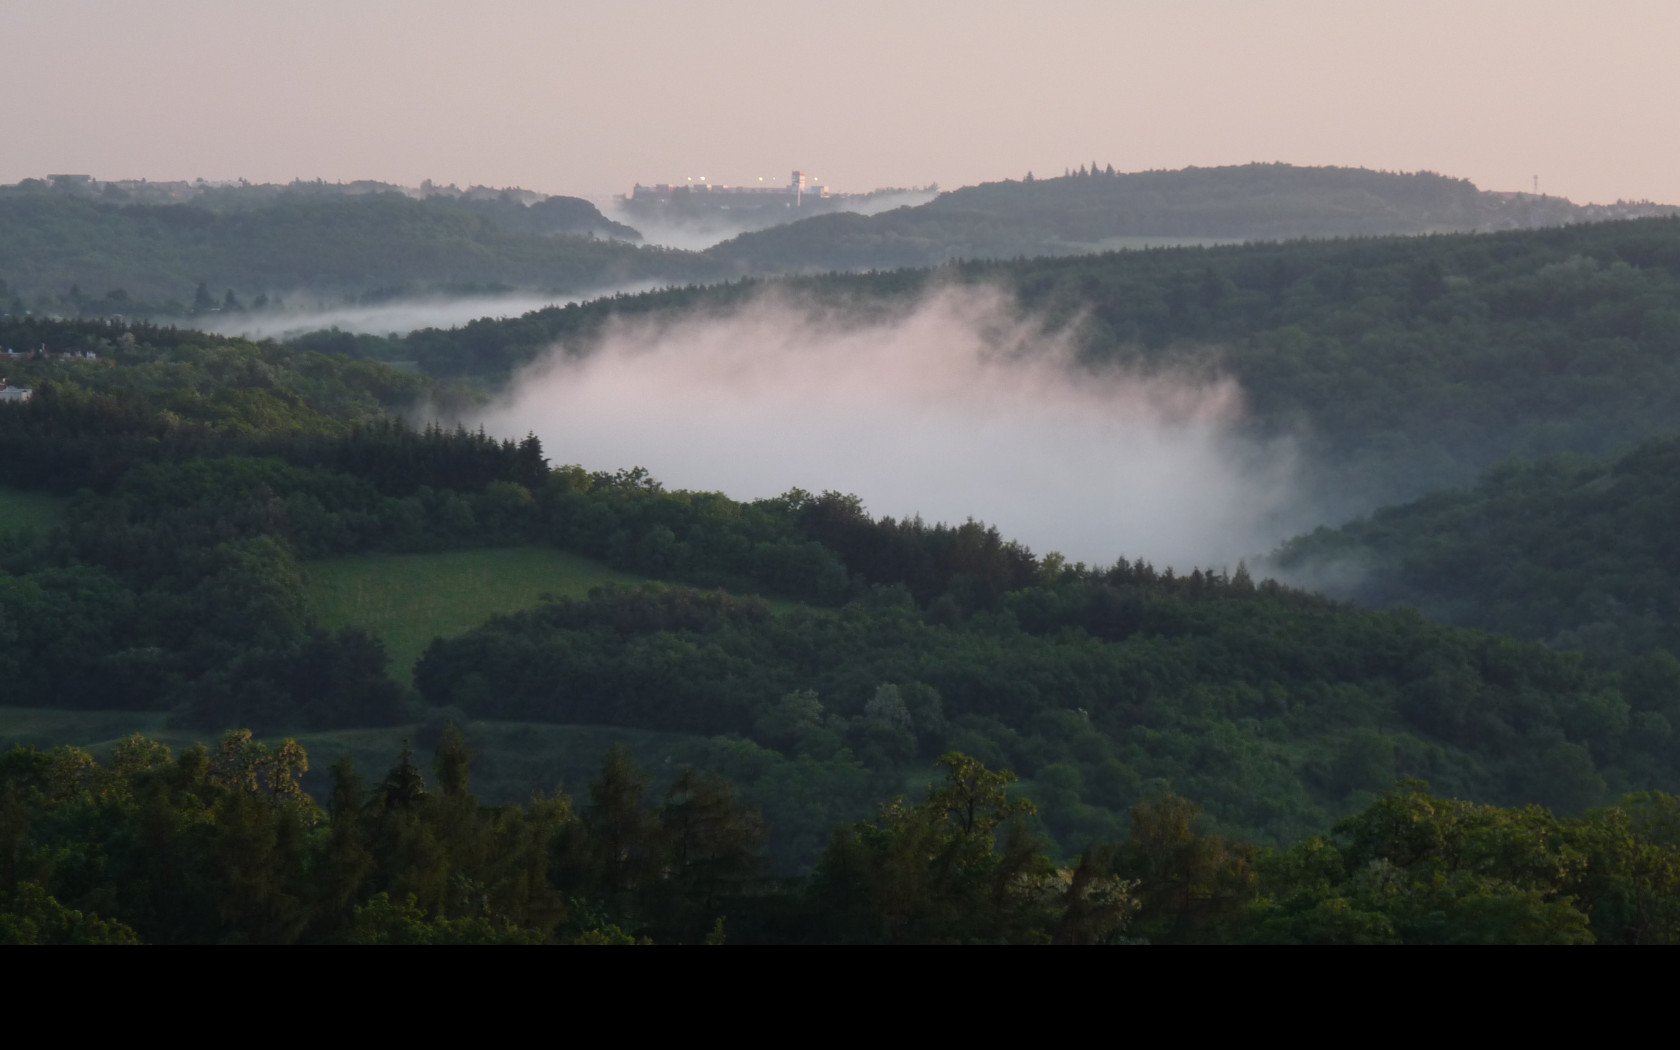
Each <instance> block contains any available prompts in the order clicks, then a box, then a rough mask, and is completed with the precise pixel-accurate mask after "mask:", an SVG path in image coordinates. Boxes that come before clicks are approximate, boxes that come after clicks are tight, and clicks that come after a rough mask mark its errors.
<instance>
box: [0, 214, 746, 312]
mask: <svg viewBox="0 0 1680 1050" xmlns="http://www.w3.org/2000/svg"><path fill="white" fill-rule="evenodd" d="M260 189H262V188H261V187H254V188H252V190H250V191H248V192H244V193H241V192H240V191H232V190H229V191H217V192H212V193H207V194H205V195H204V196H203V197H202V198H201V199H195V200H192V201H189V202H184V203H170V204H164V203H126V204H125V203H121V202H120V197H113V196H111V195H104V194H94V193H68V192H63V191H59V190H36V191H33V192H26V191H20V190H17V189H16V188H12V189H11V190H10V191H9V192H5V193H0V281H3V282H4V286H3V287H0V309H3V308H4V307H5V305H7V304H10V305H11V308H12V309H13V310H14V311H17V310H20V309H33V310H35V311H37V312H54V313H68V314H77V313H81V314H84V315H89V314H92V315H108V314H124V315H130V316H133V315H150V316H160V315H161V316H168V315H171V314H174V315H177V316H180V315H185V314H186V313H187V312H188V311H189V310H191V309H193V308H195V305H196V307H197V308H200V309H202V308H203V307H204V304H203V303H202V302H200V303H198V304H194V296H195V291H196V289H197V288H198V286H199V285H200V284H201V283H202V284H204V285H205V286H207V288H208V289H209V291H210V292H211V293H212V294H213V295H214V297H215V300H216V303H215V305H216V306H220V305H221V304H222V300H223V298H224V294H225V292H227V291H228V290H232V291H233V292H234V293H235V296H236V297H237V298H238V299H240V300H242V301H243V302H244V303H245V304H246V305H249V304H250V303H251V301H252V300H253V299H254V298H255V297H256V296H258V295H269V296H273V295H276V294H278V295H282V296H291V295H295V294H298V293H305V294H315V295H321V296H326V297H328V298H329V299H331V300H333V301H342V299H343V297H345V296H356V295H361V294H365V293H368V292H373V291H379V290H386V289H391V288H396V287H405V286H407V287H415V288H418V289H425V288H429V287H445V286H478V287H482V286H486V285H490V286H504V287H516V288H529V289H538V290H543V291H568V290H585V289H594V288H600V287H603V286H608V285H612V284H615V283H624V282H629V281H636V280H648V279H670V280H690V279H701V278H704V277H707V276H709V275H711V274H712V273H714V272H715V271H717V270H718V266H717V264H715V263H708V262H707V261H705V260H702V259H698V258H695V257H693V256H691V255H688V254H686V253H682V252H674V251H669V250H666V249H660V248H650V247H638V246H635V245H633V244H631V243H628V240H609V239H601V238H604V237H607V236H618V235H619V234H617V233H615V232H614V231H615V230H616V231H621V233H622V236H624V237H625V238H628V237H631V236H633V235H634V233H635V231H633V230H630V229H629V228H628V227H623V226H620V225H619V224H617V223H613V222H611V221H610V220H608V219H606V218H605V217H603V216H601V215H600V213H599V212H598V211H596V210H595V208H594V206H593V205H591V204H589V203H588V202H587V201H577V200H573V199H571V198H547V199H545V200H540V201H538V202H536V203H534V204H531V205H529V206H527V205H525V204H523V203H521V202H520V201H518V200H513V199H499V198H492V199H484V200H472V199H463V200H453V199H448V198H433V199H428V200H415V199H412V198H409V197H406V196H404V195H402V194H401V193H397V192H378V193H367V194H359V195H351V194H342V193H340V194H326V193H314V192H303V191H286V192H277V193H271V194H267V193H258V192H257V191H258V190H260ZM580 206H581V207H580ZM72 289H74V290H72Z"/></svg>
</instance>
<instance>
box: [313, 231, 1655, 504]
mask: <svg viewBox="0 0 1680 1050" xmlns="http://www.w3.org/2000/svg"><path fill="white" fill-rule="evenodd" d="M951 284H954V285H959V286H981V287H995V288H999V289H1001V290H1003V291H1004V292H1006V293H1007V294H1009V295H1011V296H1012V297H1014V298H1015V299H1016V300H1017V301H1018V302H1019V304H1020V306H1021V308H1022V309H1023V311H1024V312H1025V313H1026V314H1027V315H1028V316H1030V317H1035V318H1040V319H1044V320H1046V321H1047V322H1048V323H1050V324H1052V325H1054V324H1058V323H1070V324H1077V325H1078V326H1079V333H1080V340H1081V345H1082V349H1083V353H1084V356H1085V357H1086V359H1087V360H1088V361H1089V362H1090V363H1091V364H1093V365H1094V366H1097V367H1101V366H1105V365H1112V364H1118V365H1123V366H1126V367H1141V368H1144V369H1161V368H1170V367H1172V366H1174V365H1184V366H1187V367H1190V368H1192V369H1195V370H1201V369H1205V368H1206V367H1207V365H1208V364H1209V362H1210V361H1212V362H1213V363H1215V364H1216V366H1217V368H1218V369H1220V370H1222V371H1224V372H1226V373H1228V374H1229V375H1231V376H1232V377H1234V378H1235V379H1236V380H1238V381H1239V382H1240V383H1241V385H1242V387H1243V390H1244V391H1245V394H1246V397H1247V401H1248V408H1249V420H1248V425H1249V427H1250V428H1251V430H1252V431H1253V432H1254V433H1255V434H1256V435H1257V436H1261V437H1276V436H1279V435H1288V436H1290V437H1292V438H1293V439H1296V440H1299V441H1301V442H1302V444H1303V447H1304V448H1305V449H1306V451H1307V452H1308V454H1309V459H1310V460H1311V463H1312V466H1313V471H1312V473H1311V476H1310V478H1309V479H1308V480H1309V481H1310V482H1312V483H1313V484H1314V486H1316V488H1317V489H1318V490H1319V493H1320V495H1321V497H1322V498H1323V500H1324V501H1325V502H1324V506H1325V507H1326V508H1327V509H1326V518H1327V519H1328V520H1341V518H1342V517H1347V516H1351V515H1352V514H1354V513H1360V512H1363V511H1365V510H1368V509H1370V508H1372V507H1375V506H1378V505H1381V504H1383V503H1393V502H1398V501H1401V500H1405V499H1410V498H1413V497H1416V496H1418V495H1421V494H1422V493H1425V492H1429V491H1433V490H1435V489H1439V488H1441V487H1444V486H1449V485H1464V484H1469V483H1471V482H1472V481H1474V480H1475V478H1476V477H1478V476H1479V475H1480V474H1481V473H1482V472H1483V471H1484V470H1486V469H1488V468H1489V467H1491V466H1493V465H1494V464H1496V463H1499V462H1501V461H1503V460H1505V459H1508V458H1510V457H1513V456H1523V457H1529V458H1533V457H1537V456H1545V455H1551V454H1556V453H1564V452H1570V453H1577V454H1583V455H1606V454H1611V453H1614V452H1617V451H1619V450H1621V449H1624V448H1626V447H1629V446H1631V445H1632V444H1633V443H1636V442H1638V441H1640V440H1643V439H1645V438H1647V437H1650V436H1652V435H1655V434H1660V433H1664V432H1667V431H1670V430H1673V429H1676V428H1680V407H1677V406H1680V220H1677V219H1645V220H1636V221H1628V222H1612V223H1592V224H1582V225H1576V226H1568V227H1559V228H1551V229H1541V230H1521V231H1510V232H1505V233H1496V234H1457V235H1443V236H1432V237H1387V238H1372V239H1361V240H1344V241H1303V242H1290V243H1283V244H1252V245H1229V246H1223V247H1215V248H1194V249H1163V250H1154V251H1147V252H1109V253H1105V254H1101V255H1091V256H1080V257H1073V258H1058V259H1030V260H1017V261H1012V262H1010V261H1000V262H974V263H963V264H952V265H949V266H945V267H940V268H938V269H936V270H907V271H897V272H891V273H878V274H851V275H844V274H834V275H824V276H814V277H807V278H789V279H783V280H780V281H777V282H762V283H743V282H736V283H734V284H729V285H721V286H712V287H707V288H688V289H674V290H670V291H664V292H657V293H649V294H646V295H640V296H623V297H619V298H616V299H610V300H604V301H600V302H595V303H590V304H584V305H578V306H571V307H565V308H553V309H549V310H543V311H539V312H536V313H532V314H529V315H527V316H525V317H522V318H519V319H515V320H510V321H505V322H492V321H484V322H476V323H474V324H473V325H470V326H468V327H466V328H463V329H459V330H455V331H437V330H428V331H421V332H416V333H414V334H412V335H410V336H408V337H406V338H403V339H399V340H383V339H372V338H366V339H360V340H357V339H352V338H351V337H349V336H332V337H319V338H315V339H313V340H310V341H309V345H312V346H316V347H317V348H323V349H327V348H330V349H336V350H342V351H345V352H351V353H358V354H364V355H369V356H376V357H385V358H389V359H393V360H403V361H417V362H419V363H420V364H421V366H422V367H423V368H425V369H427V370H428V371H430V372H432V373H433V374H436V375H461V374H469V375H476V376H481V377H486V378H490V379H493V380H499V379H504V378H506V377H507V376H509V375H511V373H512V370H513V369H515V368H517V367H518V366H519V365H521V364H523V363H526V362H528V361H530V360H532V359H534V358H535V357H536V356H537V355H539V354H542V353H545V352H547V351H548V350H549V348H551V347H552V346H554V345H555V344H556V343H557V342H559V343H563V344H565V345H566V346H567V348H568V349H570V350H572V351H573V352H579V353H581V352H587V350H588V348H589V347H590V345H591V340H592V339H593V338H594V336H595V334H596V333H598V332H599V331H601V330H602V327H603V326H604V325H605V324H606V323H607V322H608V321H609V320H611V319H613V318H625V317H635V318H658V319H660V320H662V321H669V320H674V319H676V318H680V317H686V316H700V317H704V316H706V315H707V314H709V313H714V312H717V311H727V310H730V309H735V308H738V307H740V306H742V305H743V304H746V303H749V302H751V301H752V300H753V299H754V298H755V297H756V296H758V295H760V294H761V293H765V292H769V293H773V294H776V295H779V296H782V297H785V298H790V299H791V300H792V301H794V302H796V303H797V302H803V301H811V302H815V303H817V304H820V305H821V306H822V307H823V308H824V309H832V310H834V311H836V312H837V314H836V316H841V317H843V316H848V315H857V316H865V317H871V316H879V315H880V314H881V312H882V311H888V312H890V311H891V310H894V309H908V308H909V307H910V306H911V305H912V304H914V303H915V302H917V301H918V300H919V298H920V297H922V296H924V295H925V294H926V293H927V292H929V291H930V290H932V289H936V288H940V287H943V286H946V285H951ZM1338 508H1340V510H1339V511H1338ZM1338 513H1339V515H1340V516H1339V517H1337V516H1335V515H1337V514H1338Z"/></svg>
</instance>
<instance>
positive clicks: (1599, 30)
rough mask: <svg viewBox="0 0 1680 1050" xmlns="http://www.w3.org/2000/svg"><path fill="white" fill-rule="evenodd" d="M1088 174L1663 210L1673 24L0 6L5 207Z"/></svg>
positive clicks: (1341, 10)
mask: <svg viewBox="0 0 1680 1050" xmlns="http://www.w3.org/2000/svg"><path fill="white" fill-rule="evenodd" d="M1092 159H1095V160H1097V161H1099V162H1101V163H1104V164H1108V163H1112V164H1113V165H1114V166H1115V167H1116V168H1118V169H1121V170H1136V169H1142V168H1176V167H1182V166H1185V165H1192V164H1194V165H1216V164H1232V163H1245V162H1248V161H1254V160H1262V161H1270V160H1282V161H1289V162H1292V163H1296V164H1346V165H1360V166H1365V167H1373V168H1386V169H1391V170H1417V169H1430V170H1434V171H1440V172H1444V173H1448V174H1453V175H1461V176H1464V177H1467V178H1470V179H1473V180H1474V181H1475V182H1476V183H1477V184H1478V185H1481V186H1482V187H1484V188H1489V189H1528V188H1529V187H1530V178H1531V176H1533V175H1536V174H1538V175H1539V176H1540V187H1541V189H1542V190H1543V191H1548V192H1552V193H1558V194H1563V195H1565V196H1568V197H1571V198H1574V199H1575V200H1577V201H1609V200H1615V199H1617V198H1630V199H1634V198H1650V199H1655V200H1661V201H1666V202H1680V0H1600V2H1597V3H1591V4H1589V3H1585V2H1564V0H1526V2H1520V3H1519V2H1506V0H1454V2H1440V0H1405V2H1387V0H1384V2H1376V0H1370V2H1361V0H1153V2H1148V3H1138V2H1129V0H1106V2H1078V0H1038V2H1035V3H1025V2H1020V3H997V2H989V0H957V2H953V0H919V2H918V0H897V2H877V0H829V2H826V3H803V2H799V0H688V2H680V3H679V2H664V0H615V2H610V3H607V2H603V3H577V2H573V3H566V2H559V0H479V2H476V3H470V4H469V3H460V2H453V0H449V2H443V0H438V2H432V0H286V2H276V0H261V2H258V0H248V2H211V0H0V181H6V182H10V181H15V180H17V179H20V178H24V177H27V176H34V175H42V174H47V173H50V172H85V173H89V174H93V175H96V176H98V177H100V178H107V179H114V178H130V177H134V178H138V177H147V178H153V179H171V178H198V177H203V178H207V179H223V178H235V177H244V178H248V179H251V180H252V181H287V180H290V179H292V178H294V177H304V178H316V177H321V178H326V179H328V180H348V179H355V178H374V179H383V180H387V181H393V182H401V183H408V184H415V183H418V182H419V181H420V180H421V179H425V178H431V179H434V180H436V181H439V182H456V183H460V184H463V185H464V184H467V183H485V184H490V185H498V186H501V185H516V184H517V185H522V186H527V187H530V188H533V189H540V190H546V191H548V192H554V193H573V194H579V195H585V196H605V195H607V194H611V193H614V192H623V191H625V190H627V189H628V188H629V187H630V185H631V184H632V183H633V182H636V181H638V180H639V181H642V182H654V181H664V180H672V179H681V178H684V177H686V176H696V177H698V176H701V175H705V176H708V177H709V178H710V179H711V180H712V181H714V182H727V183H735V182H748V181H754V180H756V178H757V177H759V176H764V177H766V178H767V179H769V180H771V181H780V180H782V179H785V178H786V173H787V171H788V170H789V169H790V168H794V167H800V168H804V169H806V170H808V171H811V172H814V173H816V174H817V175H819V176H821V177H822V178H823V181H824V182H826V183H827V184H828V185H830V186H832V187H834V188H836V189H848V190H850V189H868V188H872V187H876V186H909V185H922V184H926V183H929V182H938V183H939V184H940V185H942V186H947V187H949V186H956V185H962V184H966V183H973V182H979V181H984V180H989V179H996V178H1002V177H1006V176H1014V177H1019V176H1020V175H1021V174H1022V173H1024V172H1026V171H1027V170H1028V169H1034V170H1036V171H1037V172H1038V173H1039V174H1045V173H1048V172H1054V173H1060V172H1061V170H1062V169H1063V168H1064V167H1066V166H1068V165H1074V166H1077V165H1078V164H1080V163H1082V162H1086V161H1090V160H1092Z"/></svg>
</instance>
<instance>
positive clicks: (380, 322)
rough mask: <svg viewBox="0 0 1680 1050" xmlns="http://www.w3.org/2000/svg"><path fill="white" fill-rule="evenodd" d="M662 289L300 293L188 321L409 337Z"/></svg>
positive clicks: (260, 333)
mask: <svg viewBox="0 0 1680 1050" xmlns="http://www.w3.org/2000/svg"><path fill="white" fill-rule="evenodd" d="M662 287H664V283H663V282H659V281H639V282H636V283H634V284H628V285H623V286H620V287H615V288H606V289H600V290H597V291H590V292H581V293H574V294H543V293H538V292H519V293H512V294H508V295H466V296H417V297H415V298H409V299H392V300H389V301H387V302H378V303H346V304H342V305H325V304H321V305H314V306H307V305H302V303H298V304H297V305H291V304H293V303H294V302H296V301H298V300H304V301H307V296H306V295H298V296H293V297H291V298H289V299H288V300H287V302H288V306H287V308H286V309H281V310H264V311H257V312H252V313H227V314H210V315H207V316H203V317H198V318H194V319H193V320H192V321H190V322H187V323H188V324H190V325H191V326H192V327H194V328H199V329H202V330H203V331H207V332H214V333H216V334H217V335H231V336H240V337H243V338H246V339H291V338H294V337H296V336H300V335H303V334H304V333H306V332H318V331H321V330H322V329H326V328H337V329H339V330H340V331H343V332H351V333H354V334H356V335H380V336H385V335H392V334H396V335H407V334H408V333H409V332H414V331H418V330H419V329H422V328H459V327H460V326H462V325H464V324H466V323H468V322H469V321H477V320H479V319H481V318H491V319H495V320H500V319H503V318H509V317H519V316H521V315H523V314H528V313H530V312H531V311H533V310H542V309H546V308H547V307H550V306H565V305H567V304H568V303H581V302H588V301H589V300H591V299H599V298H602V297H604V296H611V295H616V294H618V293H621V292H622V293H626V294H630V295H634V294H636V293H639V292H647V291H652V290H654V289H656V288H662Z"/></svg>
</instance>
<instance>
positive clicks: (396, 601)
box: [304, 546, 640, 680]
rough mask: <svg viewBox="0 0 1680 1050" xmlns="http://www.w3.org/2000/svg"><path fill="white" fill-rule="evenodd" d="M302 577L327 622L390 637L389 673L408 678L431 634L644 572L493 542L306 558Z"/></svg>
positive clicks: (630, 580) (582, 592) (469, 626)
mask: <svg viewBox="0 0 1680 1050" xmlns="http://www.w3.org/2000/svg"><path fill="white" fill-rule="evenodd" d="M304 573H305V578H306V581H307V584H308V588H309V595H310V599H311V601H312V602H313V604H314V608H315V614H316V616H317V617H318V618H319V619H320V622H321V625H322V626H323V627H329V628H337V627H349V626H360V627H365V628H367V629H368V630H369V631H371V632H373V633H374V634H376V635H378V636H379V637H380V638H382V639H383V640H384V641H385V646H386V648H387V649H388V650H389V651H390V653H391V670H392V673H393V674H395V675H396V676H397V677H399V678H402V679H405V680H406V679H407V677H408V676H409V674H410V672H411V671H412V670H413V667H414V664H415V661H417V660H419V659H420V654H421V653H422V652H424V651H425V649H426V646H428V645H430V644H431V641H432V639H433V638H437V637H440V636H441V637H450V636H453V635H457V634H461V633H463V632H465V631H469V630H471V629H472V628H474V627H477V626H478V625H479V624H481V623H483V622H484V621H485V620H487V619H489V618H490V617H492V616H496V615H499V614H505V613H513V612H518V611H520V610H521V609H529V608H531V607H532V606H535V605H536V604H537V603H538V602H540V601H541V600H542V597H543V595H545V594H551V595H554V596H555V597H578V598H581V597H584V596H586V595H588V593H589V591H590V588H592V587H599V586H602V585H603V584H608V583H637V582H640V579H639V577H635V576H631V575H629V574H627V573H622V572H617V571H615V570H613V569H609V568H607V567H606V566H605V565H602V564H601V563H600V562H597V561H592V560H590V559H588V558H584V557H580V556H578V555H576V554H567V553H565V552H563V551H557V550H554V549H552V548H549V547H536V546H528V547H493V548H489V549H484V550H468V551H445V552H442V553H437V554H364V555H356V556H354V557H348V558H331V559H326V560H322V561H312V562H307V563H305V565H304Z"/></svg>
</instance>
